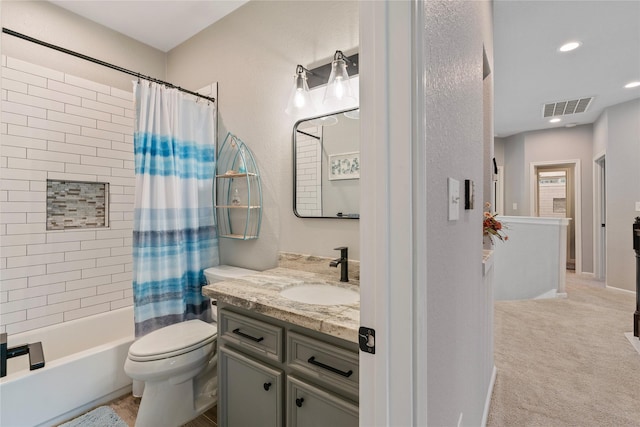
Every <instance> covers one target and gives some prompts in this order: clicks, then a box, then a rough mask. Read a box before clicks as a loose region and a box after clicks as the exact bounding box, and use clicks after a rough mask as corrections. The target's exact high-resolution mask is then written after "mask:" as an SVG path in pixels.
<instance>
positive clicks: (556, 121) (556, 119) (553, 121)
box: [549, 117, 560, 123]
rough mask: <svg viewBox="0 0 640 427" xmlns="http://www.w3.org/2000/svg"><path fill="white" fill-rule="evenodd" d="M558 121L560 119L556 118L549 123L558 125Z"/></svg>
mask: <svg viewBox="0 0 640 427" xmlns="http://www.w3.org/2000/svg"><path fill="white" fill-rule="evenodd" d="M559 121H560V119H559V118H557V117H556V118H555V119H551V120H549V123H558V122H559Z"/></svg>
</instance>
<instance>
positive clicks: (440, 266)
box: [398, 1, 493, 426]
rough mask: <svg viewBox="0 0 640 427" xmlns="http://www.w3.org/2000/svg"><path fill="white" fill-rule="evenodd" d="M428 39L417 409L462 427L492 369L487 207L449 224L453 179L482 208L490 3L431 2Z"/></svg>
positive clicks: (478, 409)
mask: <svg viewBox="0 0 640 427" xmlns="http://www.w3.org/2000/svg"><path fill="white" fill-rule="evenodd" d="M423 37H424V40H425V46H426V51H425V52H424V53H423V55H424V58H425V61H426V64H425V71H427V72H426V73H425V78H426V79H427V93H426V94H424V99H425V102H426V104H425V108H426V111H425V115H426V118H427V121H426V126H427V127H426V138H427V140H426V171H427V174H426V175H427V177H426V178H427V182H428V183H429V186H428V191H427V194H426V197H427V206H428V210H429V215H428V217H427V218H426V224H427V253H428V254H429V257H428V259H427V260H426V262H427V284H428V287H427V307H426V318H427V319H426V322H427V338H426V339H427V347H428V360H427V361H426V363H427V378H428V381H427V397H428V400H427V402H426V403H420V402H419V403H418V405H422V404H426V405H427V416H428V425H430V426H431V425H433V426H455V425H457V423H458V419H459V416H460V413H462V414H463V421H462V424H463V425H481V423H482V414H483V409H484V408H483V406H484V402H485V398H486V393H487V388H488V386H489V382H490V378H491V372H492V368H493V354H492V351H493V349H492V348H491V336H492V329H491V328H492V320H493V319H492V311H491V310H492V306H491V304H490V301H491V299H492V290H491V289H490V287H485V286H483V283H482V273H481V272H482V270H481V269H482V265H481V252H480V251H481V249H482V233H481V232H480V226H481V223H482V215H483V214H482V212H483V209H482V205H481V203H477V204H476V207H475V209H473V210H464V209H461V210H460V219H459V220H458V221H448V219H447V206H448V200H447V197H446V188H447V177H452V178H455V179H457V180H459V181H460V182H461V183H464V180H465V179H472V180H474V181H475V183H476V187H475V189H476V192H477V193H476V200H477V201H484V200H485V195H484V194H483V189H484V186H483V185H482V183H483V176H484V174H483V162H482V160H481V159H482V158H483V152H484V146H483V80H482V63H483V61H482V47H483V41H484V42H485V43H486V47H487V54H488V58H489V61H490V63H491V64H493V49H492V42H491V40H492V34H491V7H490V3H489V2H441V1H429V2H426V5H425V30H424V34H423ZM488 78H493V77H492V76H489V77H488ZM491 109H492V108H491ZM488 113H489V114H490V115H491V116H492V115H493V111H489V112H488ZM402 190H403V189H398V191H402ZM463 192H464V187H463V189H462V192H461V194H463ZM487 301H489V302H487Z"/></svg>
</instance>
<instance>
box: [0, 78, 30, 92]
mask: <svg viewBox="0 0 640 427" xmlns="http://www.w3.org/2000/svg"><path fill="white" fill-rule="evenodd" d="M2 88H3V89H4V90H6V91H14V92H20V93H27V90H28V88H29V85H28V84H26V83H23V82H19V81H16V80H11V79H5V78H3V79H2Z"/></svg>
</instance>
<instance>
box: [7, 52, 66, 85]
mask: <svg viewBox="0 0 640 427" xmlns="http://www.w3.org/2000/svg"><path fill="white" fill-rule="evenodd" d="M7 67H9V68H13V69H15V70H19V71H24V72H25V73H29V74H35V75H36V76H40V77H45V78H47V79H53V80H60V81H62V80H63V79H64V73H63V72H61V71H57V70H53V69H51V68H47V67H43V66H41V65H36V64H32V63H30V62H26V61H22V60H20V59H17V58H13V57H10V56H9V57H7Z"/></svg>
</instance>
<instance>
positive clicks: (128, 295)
mask: <svg viewBox="0 0 640 427" xmlns="http://www.w3.org/2000/svg"><path fill="white" fill-rule="evenodd" d="M124 297H125V298H133V288H132V289H129V290H126V291H124Z"/></svg>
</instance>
